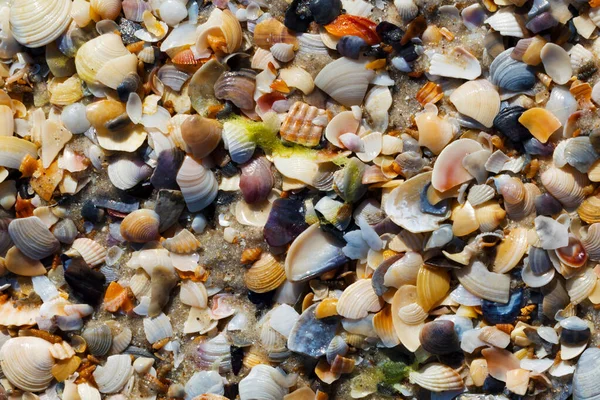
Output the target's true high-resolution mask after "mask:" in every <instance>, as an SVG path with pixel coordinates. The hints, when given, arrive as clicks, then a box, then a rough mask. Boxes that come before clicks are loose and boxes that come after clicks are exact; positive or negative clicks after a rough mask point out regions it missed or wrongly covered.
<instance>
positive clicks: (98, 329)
mask: <svg viewBox="0 0 600 400" xmlns="http://www.w3.org/2000/svg"><path fill="white" fill-rule="evenodd" d="M81 336H82V337H83V338H84V339H85V341H86V343H87V348H88V350H89V352H90V353H92V354H93V355H95V356H103V355H105V354H107V353H108V351H109V350H110V346H111V345H112V332H111V331H110V328H109V327H108V325H105V324H102V325H97V326H94V327H91V328H86V329H85V330H84V331H83V332H82V333H81Z"/></svg>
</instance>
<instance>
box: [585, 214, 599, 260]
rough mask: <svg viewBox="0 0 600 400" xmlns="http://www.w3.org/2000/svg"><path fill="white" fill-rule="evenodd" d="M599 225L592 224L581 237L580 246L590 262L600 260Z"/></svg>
mask: <svg viewBox="0 0 600 400" xmlns="http://www.w3.org/2000/svg"><path fill="white" fill-rule="evenodd" d="M599 241H600V224H597V223H592V224H591V225H590V226H589V227H588V229H587V230H586V231H585V233H583V234H582V235H581V244H582V245H583V248H584V249H585V252H586V253H587V254H588V256H589V258H590V260H593V261H598V260H600V246H599V245H600V242H599Z"/></svg>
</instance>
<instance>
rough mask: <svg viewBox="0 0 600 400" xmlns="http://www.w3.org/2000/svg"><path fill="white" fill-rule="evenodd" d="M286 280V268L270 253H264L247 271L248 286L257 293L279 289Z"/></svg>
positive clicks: (245, 278)
mask: <svg viewBox="0 0 600 400" xmlns="http://www.w3.org/2000/svg"><path fill="white" fill-rule="evenodd" d="M284 281H285V269H284V268H283V266H282V265H281V264H280V263H279V262H277V260H275V258H274V257H273V256H272V255H271V254H269V253H262V255H261V257H260V259H259V260H257V261H256V262H255V263H254V264H252V267H251V268H250V269H248V271H246V274H245V275H244V282H245V283H246V287H247V288H248V289H250V290H252V291H253V292H256V293H266V292H270V291H271V290H275V289H277V288H278V287H279V286H281V284H282V283H283V282H284Z"/></svg>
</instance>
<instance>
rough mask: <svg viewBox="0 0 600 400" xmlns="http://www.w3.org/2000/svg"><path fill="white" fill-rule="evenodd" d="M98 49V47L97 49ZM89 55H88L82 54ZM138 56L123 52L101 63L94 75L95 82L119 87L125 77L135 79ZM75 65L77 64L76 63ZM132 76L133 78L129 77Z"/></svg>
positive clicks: (84, 61) (83, 60)
mask: <svg viewBox="0 0 600 400" xmlns="http://www.w3.org/2000/svg"><path fill="white" fill-rule="evenodd" d="M99 50H100V49H99ZM84 57H89V55H87V56H84ZM86 61H87V60H85V59H82V60H81V63H82V64H84V63H86ZM137 63H138V57H137V56H136V55H135V54H125V55H122V56H120V57H117V58H114V59H110V60H107V61H106V62H104V63H103V64H102V67H101V68H100V69H99V70H98V72H97V73H96V75H95V76H94V79H95V81H96V82H95V83H101V84H103V85H104V86H108V87H109V88H111V89H115V90H116V89H119V90H120V88H121V85H122V84H125V82H127V79H136V78H137V75H136V71H137ZM76 65H77V64H76ZM132 76H133V78H131V77H132Z"/></svg>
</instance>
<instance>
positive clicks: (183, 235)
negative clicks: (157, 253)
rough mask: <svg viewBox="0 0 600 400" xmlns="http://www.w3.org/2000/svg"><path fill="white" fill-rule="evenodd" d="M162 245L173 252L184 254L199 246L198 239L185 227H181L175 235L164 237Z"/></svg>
mask: <svg viewBox="0 0 600 400" xmlns="http://www.w3.org/2000/svg"><path fill="white" fill-rule="evenodd" d="M162 245H163V247H164V248H165V249H167V250H169V251H171V252H173V253H178V254H186V253H191V252H193V251H196V250H198V249H199V248H200V241H199V240H198V239H196V236H194V234H193V233H192V232H190V231H188V230H187V229H182V230H181V231H179V233H177V234H176V235H175V236H173V237H172V238H169V239H165V241H164V242H163V243H162Z"/></svg>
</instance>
